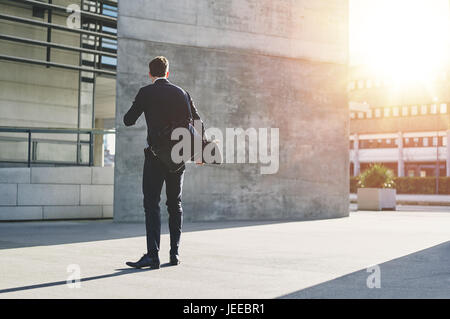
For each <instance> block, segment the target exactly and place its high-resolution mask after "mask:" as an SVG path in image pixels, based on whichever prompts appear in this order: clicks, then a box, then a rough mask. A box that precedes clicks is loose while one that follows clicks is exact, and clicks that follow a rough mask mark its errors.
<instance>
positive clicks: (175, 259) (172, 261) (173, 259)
mask: <svg viewBox="0 0 450 319" xmlns="http://www.w3.org/2000/svg"><path fill="white" fill-rule="evenodd" d="M179 263H180V258H179V257H178V255H170V264H171V265H172V266H176V265H178V264H179Z"/></svg>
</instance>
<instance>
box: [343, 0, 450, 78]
mask: <svg viewBox="0 0 450 319" xmlns="http://www.w3.org/2000/svg"><path fill="white" fill-rule="evenodd" d="M449 2H450V1H449V0H350V63H351V64H352V65H364V66H366V67H367V68H368V69H370V70H371V72H373V73H374V74H375V75H376V76H378V77H381V78H389V79H390V80H393V81H394V82H396V83H397V84H407V83H409V82H411V81H414V82H416V81H420V82H427V81H428V80H430V79H432V78H433V76H435V75H436V74H437V73H438V72H442V71H443V70H444V69H446V68H447V67H448V61H449V55H450V51H449V41H450V23H449V20H450V19H449V10H450V8H449Z"/></svg>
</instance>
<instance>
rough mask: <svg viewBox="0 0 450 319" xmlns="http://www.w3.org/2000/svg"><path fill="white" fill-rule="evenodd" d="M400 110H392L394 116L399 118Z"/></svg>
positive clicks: (396, 107) (396, 108) (395, 108)
mask: <svg viewBox="0 0 450 319" xmlns="http://www.w3.org/2000/svg"><path fill="white" fill-rule="evenodd" d="M399 111H400V110H399V108H398V106H395V107H394V108H393V109H392V115H394V116H398V115H399Z"/></svg>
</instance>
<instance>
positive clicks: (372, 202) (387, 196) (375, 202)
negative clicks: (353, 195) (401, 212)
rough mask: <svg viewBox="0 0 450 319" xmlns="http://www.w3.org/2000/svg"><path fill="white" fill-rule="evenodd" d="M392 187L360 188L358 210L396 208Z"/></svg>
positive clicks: (394, 191)
mask: <svg viewBox="0 0 450 319" xmlns="http://www.w3.org/2000/svg"><path fill="white" fill-rule="evenodd" d="M396 193H397V191H396V190H395V189H392V188H358V210H395V204H396V200H395V195H396Z"/></svg>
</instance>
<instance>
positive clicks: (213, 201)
mask: <svg viewBox="0 0 450 319" xmlns="http://www.w3.org/2000/svg"><path fill="white" fill-rule="evenodd" d="M118 3H119V21H120V23H119V25H118V28H119V30H118V47H119V54H118V61H117V95H116V98H117V101H116V132H117V135H116V155H115V175H114V178H115V183H114V187H115V196H116V197H115V199H114V220H115V221H123V222H125V221H126V222H131V221H142V220H144V214H143V208H142V166H143V162H144V151H143V149H144V147H145V145H146V141H145V136H146V127H145V120H144V118H143V117H142V118H140V119H139V120H138V121H137V123H136V126H134V127H124V124H123V115H124V113H125V112H126V111H127V110H128V109H129V107H130V106H131V104H132V102H133V100H134V97H135V96H136V93H137V92H138V90H139V88H140V87H142V86H145V85H148V84H149V78H148V62H149V60H150V59H151V58H152V57H154V56H157V55H164V56H166V57H167V58H168V59H169V61H170V77H169V80H170V81H171V82H173V83H174V84H176V85H179V86H181V87H183V88H184V89H185V90H187V91H188V92H189V93H190V95H191V97H192V99H193V101H194V102H195V105H196V106H197V108H198V110H199V113H200V114H201V116H202V119H203V120H204V122H205V124H206V127H207V128H209V127H215V128H218V129H220V130H221V131H222V132H223V134H224V141H223V143H221V144H222V145H223V146H224V158H225V159H226V154H227V149H226V147H227V146H226V145H227V144H231V143H229V141H228V138H227V137H226V136H225V129H226V128H242V129H244V130H247V129H249V128H268V131H269V132H270V131H271V128H274V129H275V128H278V129H279V143H278V144H277V145H278V146H279V147H278V150H279V153H277V154H279V161H278V156H277V159H276V160H275V162H274V163H273V164H274V165H275V164H277V163H279V166H278V168H277V170H275V171H274V172H273V174H261V168H263V166H268V164H265V163H263V162H262V161H260V160H259V161H258V163H249V162H248V161H247V162H246V163H239V164H238V163H231V162H227V163H225V164H223V165H205V166H204V167H196V166H195V165H191V164H188V165H187V167H186V177H185V179H184V187H183V210H184V212H185V216H186V220H190V221H199V220H208V221H212V220H248V219H251V220H255V219H260V220H261V219H270V220H273V219H281V220H282V219H284V220H292V219H297V220H298V219H320V218H333V217H344V216H348V214H349V210H348V196H349V176H348V167H349V154H348V153H349V152H348V143H349V142H348V141H349V136H348V133H347V132H348V131H349V120H348V99H347V92H346V88H347V63H348V61H347V57H348V41H347V40H348V1H347V0H333V1H329V0H314V1H290V0H283V1H276V2H275V1H272V0H228V1H210V0H183V1H145V5H142V4H143V1H141V0H127V1H119V2H118ZM148 30H152V32H148ZM268 44H270V45H268ZM324 48H325V49H324ZM280 110H282V111H280ZM336 132H342V134H341V133H340V134H336ZM277 136H278V135H277ZM232 138H233V137H232ZM259 138H264V139H267V138H268V136H267V137H264V136H262V135H261V136H260V137H259ZM259 138H258V139H259ZM275 139H276V138H275ZM259 142H260V143H261V142H262V143H264V140H261V139H259ZM275 142H276V141H275ZM269 143H270V142H269ZM233 144H234V143H233ZM247 146H248V143H247ZM246 149H247V150H248V147H246ZM230 151H231V150H230ZM273 154H275V153H273ZM259 155H260V156H262V155H263V154H259ZM274 165H273V166H272V167H274ZM164 197H165V194H164V192H163V194H162V201H161V202H164ZM161 206H163V207H162V212H161V215H162V218H166V216H167V214H166V213H165V212H164V210H165V207H164V205H161ZM163 216H164V217H163Z"/></svg>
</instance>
